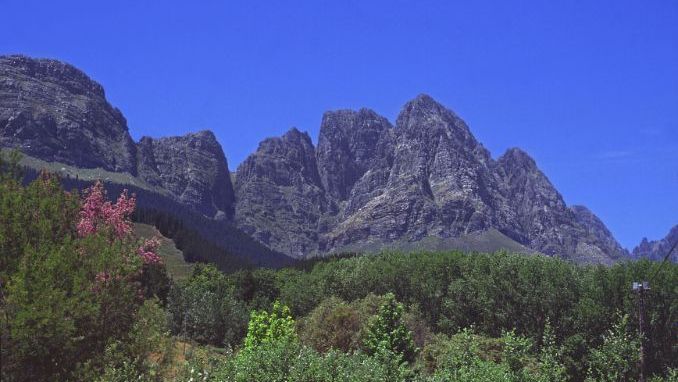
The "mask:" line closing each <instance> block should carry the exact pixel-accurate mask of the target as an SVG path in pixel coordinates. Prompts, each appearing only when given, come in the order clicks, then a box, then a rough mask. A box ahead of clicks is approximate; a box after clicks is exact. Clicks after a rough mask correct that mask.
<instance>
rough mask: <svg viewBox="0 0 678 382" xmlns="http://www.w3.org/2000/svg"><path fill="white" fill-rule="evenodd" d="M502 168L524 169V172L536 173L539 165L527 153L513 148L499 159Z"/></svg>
mask: <svg viewBox="0 0 678 382" xmlns="http://www.w3.org/2000/svg"><path fill="white" fill-rule="evenodd" d="M497 161H498V162H500V163H501V164H502V166H504V167H506V168H509V167H510V168H514V169H522V170H523V171H534V170H536V169H537V163H536V162H535V160H534V159H532V157H531V156H530V155H529V154H528V153H526V152H525V151H523V150H521V149H519V148H517V147H513V148H510V149H508V150H506V152H505V153H504V154H503V155H502V156H500V157H499V158H498V159H497Z"/></svg>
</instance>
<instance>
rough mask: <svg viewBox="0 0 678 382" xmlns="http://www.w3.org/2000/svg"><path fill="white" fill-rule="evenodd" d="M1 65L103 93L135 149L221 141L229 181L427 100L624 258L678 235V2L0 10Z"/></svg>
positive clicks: (66, 5)
mask: <svg viewBox="0 0 678 382" xmlns="http://www.w3.org/2000/svg"><path fill="white" fill-rule="evenodd" d="M0 14H1V15H2V23H0V53H23V54H27V55H31V56H38V57H50V58H57V59H61V60H64V61H67V62H70V63H72V64H74V65H75V66H77V67H79V68H81V69H83V70H84V71H85V72H87V73H88V74H89V75H90V76H91V77H93V78H94V79H95V80H97V81H99V82H100V83H102V84H103V86H104V87H105V89H106V92H107V95H108V98H109V100H110V102H111V103H112V104H114V105H115V106H117V107H119V108H120V109H121V110H122V111H123V113H124V114H125V116H126V117H127V120H128V122H129V127H130V131H131V133H132V135H133V136H134V137H135V138H139V137H140V136H142V135H150V136H156V137H157V136H165V135H172V134H183V133H185V132H188V131H194V130H198V129H211V130H213V131H215V133H216V135H217V137H218V138H219V140H220V142H221V144H222V145H223V147H224V151H225V152H226V156H227V158H228V160H229V165H230V168H231V169H232V170H233V169H235V168H236V167H237V165H238V164H239V163H240V162H241V161H242V160H243V159H244V158H245V157H246V156H247V155H248V154H249V153H251V152H252V151H253V150H255V148H256V147H257V144H258V142H259V141H260V140H261V139H262V138H264V137H267V136H276V135H280V134H282V133H283V132H285V131H286V130H287V129H288V128H290V127H291V126H296V127H298V128H299V129H301V130H307V131H308V132H309V133H310V134H311V136H312V137H313V139H314V140H316V139H317V133H318V129H319V124H320V119H321V116H322V113H323V112H324V111H325V110H329V109H338V108H359V107H363V106H364V107H369V108H372V109H374V110H376V111H377V112H379V113H381V114H383V115H385V116H387V117H388V118H389V119H391V120H392V121H393V120H394V119H395V116H396V115H397V114H398V112H399V110H400V107H401V106H402V105H403V104H404V103H405V102H406V101H407V100H409V99H411V98H413V97H414V96H415V95H417V94H418V93H422V92H423V93H428V94H430V95H432V96H433V97H434V98H436V99H437V100H438V101H440V102H442V103H443V104H445V105H446V106H448V107H449V108H451V109H453V110H455V111H456V112H457V113H458V114H459V115H461V116H462V117H463V118H464V119H465V120H466V121H467V122H468V124H469V125H470V126H471V130H472V131H473V132H474V134H475V135H476V137H477V138H478V139H479V140H480V141H481V142H483V143H484V145H485V146H486V147H487V148H488V149H489V150H490V151H491V152H492V155H493V156H494V157H497V156H498V155H500V154H501V153H503V152H504V150H506V149H507V148H509V147H512V146H519V147H521V148H523V149H524V150H526V151H527V152H529V153H530V154H531V155H532V156H533V157H534V158H535V159H536V161H537V163H538V165H539V166H540V167H541V169H542V170H543V171H544V172H545V173H546V174H547V175H548V177H549V178H550V179H551V181H552V182H553V183H554V184H555V185H556V187H557V188H558V189H559V190H560V191H561V193H562V194H563V196H564V198H565V200H566V202H567V203H568V204H584V205H587V206H588V207H589V208H591V210H593V211H594V212H595V213H596V214H598V215H599V216H600V217H601V218H602V219H603V221H604V222H605V223H606V224H607V225H608V227H609V228H610V229H611V230H612V232H613V233H614V234H615V236H616V237H617V239H618V240H619V241H620V242H621V243H622V245H624V246H626V247H632V246H634V245H635V244H637V243H638V241H639V240H640V239H641V237H643V236H648V237H649V238H651V239H652V238H660V237H663V236H664V235H665V234H666V233H667V232H668V230H669V228H670V227H671V226H672V225H674V224H678V1H675V0H636V1H631V0H596V1H589V0H579V1H574V0H571V1H567V0H563V1H542V0H539V1H492V2H489V1H439V2H432V1H394V0H391V1H382V2H379V1H345V0H343V1H335V2H324V1H307V2H294V1H285V2H282V1H276V2H273V1H271V2H260V1H242V2H235V1H139V0H136V1H106V2H103V1H92V0H88V1H45V0H41V1H34V0H0Z"/></svg>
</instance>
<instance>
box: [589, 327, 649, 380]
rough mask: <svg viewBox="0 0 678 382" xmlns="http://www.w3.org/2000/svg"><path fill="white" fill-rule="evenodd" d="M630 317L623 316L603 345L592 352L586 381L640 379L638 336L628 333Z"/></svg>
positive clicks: (610, 331)
mask: <svg viewBox="0 0 678 382" xmlns="http://www.w3.org/2000/svg"><path fill="white" fill-rule="evenodd" d="M628 320H629V317H628V315H624V316H621V317H620V318H619V320H618V322H617V323H615V324H614V326H613V327H612V329H610V330H609V332H608V333H607V335H606V336H604V338H603V344H602V345H601V346H600V347H599V348H596V349H593V351H591V356H590V366H589V371H588V375H587V377H586V381H587V382H588V381H590V382H593V381H596V382H621V381H631V380H634V379H636V378H637V377H638V372H637V371H638V365H637V363H638V348H639V340H638V338H637V336H635V335H632V334H629V332H628Z"/></svg>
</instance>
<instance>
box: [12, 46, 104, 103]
mask: <svg viewBox="0 0 678 382" xmlns="http://www.w3.org/2000/svg"><path fill="white" fill-rule="evenodd" d="M0 67H2V68H3V69H2V70H7V71H10V70H12V71H13V72H14V74H19V75H21V76H27V77H32V78H36V79H39V80H42V81H45V82H51V83H53V84H54V85H56V86H60V87H63V88H66V89H68V91H70V92H71V93H73V94H78V95H84V94H92V95H96V96H99V97H104V96H105V95H104V88H103V87H102V86H101V85H100V84H98V83H97V82H95V81H93V80H92V79H91V78H89V76H87V74H85V73H84V72H83V71H81V70H80V69H78V68H76V67H74V66H73V65H70V64H67V63H65V62H62V61H57V60H51V59H45V58H42V59H35V58H30V57H26V56H23V55H10V56H0ZM10 68H11V69H10Z"/></svg>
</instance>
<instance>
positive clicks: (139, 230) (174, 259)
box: [134, 223, 195, 281]
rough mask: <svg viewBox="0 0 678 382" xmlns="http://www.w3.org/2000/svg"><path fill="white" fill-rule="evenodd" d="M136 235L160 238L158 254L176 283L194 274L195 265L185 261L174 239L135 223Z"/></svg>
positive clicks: (150, 227) (154, 229)
mask: <svg viewBox="0 0 678 382" xmlns="http://www.w3.org/2000/svg"><path fill="white" fill-rule="evenodd" d="M134 233H135V234H136V235H137V236H138V237H140V238H148V239H150V238H152V237H158V238H159V239H160V247H159V248H158V254H159V255H160V257H162V260H163V263H164V264H165V267H166V268H167V272H169V274H170V275H171V276H172V279H174V280H175V281H181V280H185V279H186V278H188V277H189V276H190V275H191V272H193V268H194V267H195V264H193V263H189V262H187V261H186V260H185V259H184V254H183V253H182V252H181V251H180V250H179V249H178V248H177V247H176V245H175V244H174V241H172V239H168V238H166V237H165V236H163V235H162V234H161V233H160V231H158V230H157V229H156V228H155V227H153V226H152V225H148V224H142V223H134Z"/></svg>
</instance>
